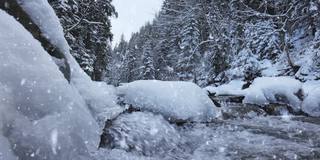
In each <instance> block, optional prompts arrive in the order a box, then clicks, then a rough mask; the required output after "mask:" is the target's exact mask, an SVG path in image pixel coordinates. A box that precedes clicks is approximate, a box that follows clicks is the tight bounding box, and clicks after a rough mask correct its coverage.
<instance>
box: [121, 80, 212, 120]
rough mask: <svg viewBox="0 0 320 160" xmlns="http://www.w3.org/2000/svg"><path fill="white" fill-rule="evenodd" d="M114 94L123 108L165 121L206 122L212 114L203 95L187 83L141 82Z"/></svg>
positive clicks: (210, 104) (204, 93)
mask: <svg viewBox="0 0 320 160" xmlns="http://www.w3.org/2000/svg"><path fill="white" fill-rule="evenodd" d="M118 94H119V95H120V96H122V97H124V101H125V103H126V104H130V105H132V106H133V107H137V108H140V109H142V110H147V111H152V112H154V113H160V114H162V115H163V116H164V117H166V118H168V119H169V120H170V119H171V120H191V121H209V120H210V119H212V118H214V117H215V114H216V112H215V105H214V104H213V102H212V101H211V100H210V99H209V97H208V96H207V94H206V92H205V91H204V90H202V89H201V88H200V87H198V86H197V85H195V84H193V83H190V82H165V81H156V80H152V81H146V80H141V81H136V82H132V83H128V84H124V85H123V86H120V87H119V88H118Z"/></svg>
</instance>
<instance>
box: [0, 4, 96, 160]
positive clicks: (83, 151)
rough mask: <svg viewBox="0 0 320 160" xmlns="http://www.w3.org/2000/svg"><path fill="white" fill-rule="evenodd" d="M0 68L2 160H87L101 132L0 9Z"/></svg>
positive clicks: (41, 53) (25, 33)
mask: <svg viewBox="0 0 320 160" xmlns="http://www.w3.org/2000/svg"><path fill="white" fill-rule="evenodd" d="M0 64H1V65H2V66H1V67H0V75H1V77H0V95H1V101H0V106H1V108H0V110H1V112H0V114H1V116H0V141H1V142H3V143H0V148H1V152H2V151H4V152H6V153H5V156H7V157H6V158H5V159H8V160H10V159H13V158H12V157H13V156H17V157H20V158H23V157H32V158H34V159H44V158H47V159H91V158H90V157H91V156H90V152H91V151H92V150H94V149H95V148H96V146H97V145H98V143H99V142H98V141H99V128H98V125H97V123H96V121H95V120H94V118H92V116H91V114H90V111H89V110H88V108H87V106H86V102H85V101H84V100H83V98H82V97H81V96H80V94H79V93H78V91H77V90H76V89H75V88H74V87H72V86H71V85H70V84H69V83H68V81H67V80H65V78H64V77H63V75H62V73H61V72H60V71H59V69H58V67H57V66H56V64H55V63H54V62H53V60H52V59H51V57H50V56H49V55H48V53H46V52H45V51H44V49H43V48H42V46H41V45H40V43H39V42H38V41H36V40H35V39H34V38H33V37H32V35H31V34H30V33H28V31H26V30H25V29H24V27H23V26H22V25H20V24H19V23H18V22H17V21H16V20H15V19H14V18H13V17H11V16H9V15H8V14H7V13H5V12H4V11H2V10H0ZM85 142H87V143H85ZM8 144H9V145H8ZM13 146H14V147H13ZM2 149H3V150H2ZM11 150H12V151H13V152H11ZM54 152H56V153H57V154H55V153H54ZM13 153H14V155H13Z"/></svg>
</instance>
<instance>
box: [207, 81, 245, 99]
mask: <svg viewBox="0 0 320 160" xmlns="http://www.w3.org/2000/svg"><path fill="white" fill-rule="evenodd" d="M244 84H245V82H243V81H241V80H233V81H231V82H229V83H227V84H223V85H221V86H218V87H212V86H208V87H206V88H204V90H206V91H208V92H209V93H210V94H214V95H216V96H221V95H244V94H245V92H244V90H242V86H243V85H244Z"/></svg>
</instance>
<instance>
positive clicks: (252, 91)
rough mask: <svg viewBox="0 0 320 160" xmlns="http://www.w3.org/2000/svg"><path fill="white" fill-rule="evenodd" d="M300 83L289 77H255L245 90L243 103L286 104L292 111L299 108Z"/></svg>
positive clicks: (300, 96)
mask: <svg viewBox="0 0 320 160" xmlns="http://www.w3.org/2000/svg"><path fill="white" fill-rule="evenodd" d="M302 92H303V91H302V83H301V82H299V81H298V80H295V79H293V78H290V77H260V78H256V79H255V80H254V82H253V83H252V85H251V86H250V88H248V89H247V90H246V95H245V99H244V100H243V101H244V103H248V104H257V105H262V106H263V105H267V104H270V103H280V104H288V105H289V106H290V107H292V109H293V110H294V111H299V110H300V108H301V103H302V102H301V100H300V99H301V98H302V96H303V95H299V94H303V93H302Z"/></svg>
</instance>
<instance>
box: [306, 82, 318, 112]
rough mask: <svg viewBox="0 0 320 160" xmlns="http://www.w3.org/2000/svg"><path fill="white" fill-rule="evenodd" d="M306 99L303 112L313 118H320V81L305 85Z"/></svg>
mask: <svg viewBox="0 0 320 160" xmlns="http://www.w3.org/2000/svg"><path fill="white" fill-rule="evenodd" d="M303 90H304V93H305V99H304V100H303V103H302V111H303V112H304V113H307V114H308V115H310V116H313V117H320V81H311V82H306V83H305V84H304V85H303Z"/></svg>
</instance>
